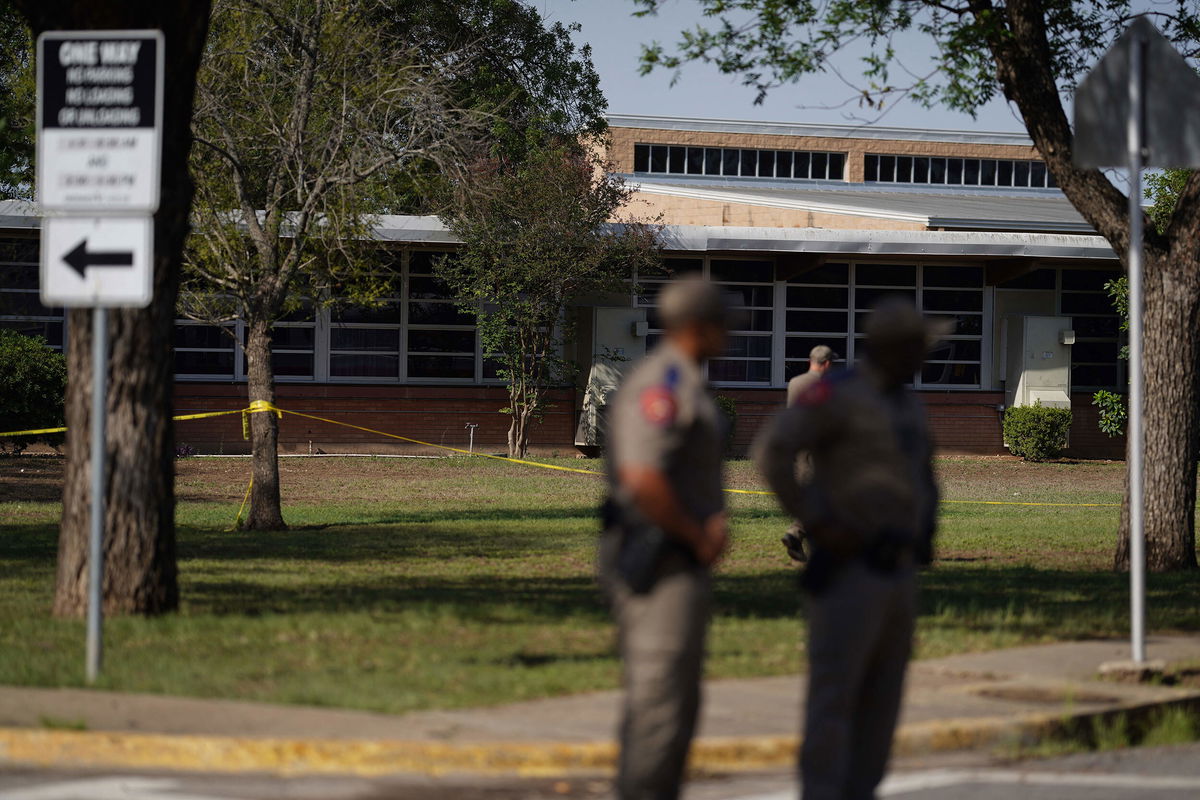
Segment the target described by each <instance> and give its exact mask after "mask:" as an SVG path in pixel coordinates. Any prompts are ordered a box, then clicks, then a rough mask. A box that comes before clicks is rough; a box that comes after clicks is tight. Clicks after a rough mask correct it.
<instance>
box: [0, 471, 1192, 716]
mask: <svg viewBox="0 0 1200 800" xmlns="http://www.w3.org/2000/svg"><path fill="white" fill-rule="evenodd" d="M558 463H562V464H566V465H569V466H582V467H585V468H599V465H598V464H597V463H596V462H586V461H575V460H572V461H566V460H564V461H561V462H558ZM938 466H939V471H940V473H941V479H942V483H943V487H944V493H945V496H946V498H947V499H950V500H1009V501H1019V502H1065V503H1073V502H1081V503H1097V502H1099V503H1115V502H1118V501H1119V499H1120V492H1121V477H1122V471H1123V465H1121V464H1112V463H1083V464H1024V463H1022V462H1019V461H1016V460H1009V459H965V458H964V459H952V458H948V459H941V460H940V461H939V464H938ZM178 467H179V478H178V493H179V498H180V504H179V512H178V523H179V526H178V531H179V542H178V554H179V571H180V584H181V593H182V598H183V601H182V609H181V612H180V613H179V614H175V615H171V616H169V617H166V618H161V619H130V618H121V619H112V620H109V621H107V622H106V627H105V635H106V647H107V649H106V664H105V672H104V676H103V679H102V681H101V683H100V686H101V687H103V688H110V689H119V690H128V691H140V692H165V693H173V694H184V695H195V696H215V697H230V698H241V699H254V700H265V701H273V702H284V703H304V704H311V705H328V706H344V707H351V708H362V709H373V710H378V711H387V712H402V711H407V710H412V709H421V708H451V707H463V706H473V705H482V704H489V703H500V702H506V701H512V700H519V699H526V698H534V697H542V696H547V695H554V694H563V693H569V692H578V691H585V690H589V689H599V688H608V687H612V686H615V685H616V683H617V678H618V664H617V661H616V658H615V655H614V650H613V637H612V628H611V625H610V623H609V620H608V616H607V612H606V610H605V608H604V606H603V605H602V604H601V602H600V600H599V597H598V595H597V592H596V590H595V588H594V584H593V580H592V561H593V548H594V544H595V537H596V523H595V521H594V517H593V510H594V508H595V507H596V505H597V503H598V500H599V498H600V493H601V491H602V488H603V481H602V480H601V479H599V478H592V477H588V476H584V475H574V474H569V473H562V472H552V471H549V470H535V469H533V468H529V467H520V466H514V465H510V464H505V463H503V462H500V461H486V460H482V459H464V458H452V459H438V460H419V459H382V458H381V459H349V458H347V459H335V458H321V459H298V458H292V459H284V460H283V462H282V474H283V494H284V502H285V517H286V518H287V520H288V521H289V523H290V524H291V525H292V526H293V528H292V530H290V531H287V532H284V533H269V534H264V533H253V534H251V533H242V532H226V531H225V528H227V527H228V526H229V525H230V523H231V522H232V521H233V517H234V515H235V513H236V511H237V507H238V504H239V503H240V501H241V498H242V493H243V492H244V490H245V481H246V480H247V478H248V469H249V464H248V462H247V461H245V460H240V459H196V458H193V459H185V460H182V461H180V462H179V464H178ZM61 469H62V464H61V461H60V460H58V459H56V458H46V457H23V458H3V459H0V523H2V524H0V683H3V684H24V685H39V686H72V685H80V684H81V683H82V670H83V640H84V636H83V624H82V622H80V621H74V620H56V619H52V618H51V617H50V615H49V609H50V604H51V598H52V593H53V582H54V559H55V548H56V535H57V518H58V513H59V508H58V504H57V502H56V500H57V497H58V492H59V481H60V474H61ZM728 471H729V484H730V485H731V486H733V487H737V488H758V481H757V477H756V475H755V473H754V471H753V469H752V467H751V466H750V465H749V464H747V463H746V462H732V463H730V464H729V468H728ZM731 509H732V511H733V540H734V544H733V549H732V552H731V553H730V555H729V558H728V560H727V561H726V562H725V564H724V566H723V567H722V569H721V571H720V574H719V578H718V581H717V616H716V619H715V621H714V624H713V629H712V638H711V642H710V651H711V654H710V657H709V661H708V673H709V675H710V676H716V677H733V676H754V675H774V674H786V673H793V672H797V671H799V670H800V667H801V660H802V650H803V641H804V635H803V626H802V621H801V618H800V615H799V608H800V598H799V595H798V593H797V591H796V588H795V573H794V570H793V569H792V568H790V567H789V566H788V564H787V562H786V558H785V556H784V553H783V548H782V547H781V546H780V545H779V543H778V539H779V536H780V535H781V533H782V531H783V529H784V528H785V527H786V521H785V520H784V518H783V516H782V515H781V514H780V513H779V511H778V510H777V508H776V506H775V504H774V502H773V501H772V500H771V498H768V497H755V496H745V495H734V496H732V497H731ZM1116 520H1117V509H1115V508H1063V507H1045V506H1041V507H1039V506H985V505H972V504H947V505H945V506H944V507H943V509H942V533H941V538H940V542H939V560H938V562H937V564H936V565H935V567H934V569H933V570H931V571H930V572H928V573H927V574H926V575H925V576H924V578H923V593H922V609H921V617H920V627H919V655H920V656H923V657H932V656H939V655H944V654H948V653H954V652H962V651H969V650H983V649H988V648H996V647H1005V646H1010V645H1016V644H1023V643H1032V642H1040V641H1050V640H1056V639H1070V638H1081V637H1093V636H1123V635H1125V634H1126V632H1127V627H1126V616H1127V579H1126V577H1125V576H1123V575H1118V574H1115V573H1113V572H1112V571H1111V570H1110V568H1109V565H1110V562H1111V558H1112V550H1113V546H1114V541H1115V531H1116ZM1196 598H1197V592H1196V577H1195V576H1192V575H1167V576H1158V575H1151V576H1149V596H1148V603H1147V608H1148V626H1149V628H1150V630H1153V631H1160V632H1165V631H1188V630H1190V631H1196V630H1200V615H1197V613H1196Z"/></svg>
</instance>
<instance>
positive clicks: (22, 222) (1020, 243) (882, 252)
mask: <svg viewBox="0 0 1200 800" xmlns="http://www.w3.org/2000/svg"><path fill="white" fill-rule="evenodd" d="M40 226H41V218H40V217H39V216H38V214H37V207H36V206H35V205H34V204H33V203H27V202H23V201H8V200H6V201H0V229H5V228H7V229H9V230H12V229H25V230H28V229H31V228H32V229H37V228H39V227H40ZM374 233H375V236H376V237H377V238H378V239H380V240H382V241H390V242H402V243H406V244H426V245H430V244H433V245H447V244H456V243H458V242H457V240H456V239H455V238H454V236H453V234H451V233H450V231H449V230H448V229H447V228H446V226H445V224H444V223H443V222H442V221H441V220H440V219H438V218H437V217H433V216H394V215H384V216H380V217H378V218H377V219H376V225H375V231H374ZM662 240H663V245H664V248H665V249H666V250H670V251H676V252H722V251H725V252H728V251H745V252H760V253H824V254H832V255H845V256H853V255H875V256H908V257H919V256H935V255H937V256H976V257H978V256H983V257H992V258H1005V257H1008V258H1054V259H1072V260H1073V259H1099V260H1105V261H1115V260H1116V258H1117V256H1116V254H1115V253H1114V252H1113V250H1112V248H1111V247H1110V246H1109V244H1108V242H1107V241H1105V240H1104V239H1103V238H1102V237H1100V236H1095V235H1091V236H1082V235H1074V234H1058V233H1031V232H987V231H887V230H876V231H871V230H832V229H828V228H758V227H734V226H719V225H666V226H664V227H663V229H662Z"/></svg>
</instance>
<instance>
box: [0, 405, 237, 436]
mask: <svg viewBox="0 0 1200 800" xmlns="http://www.w3.org/2000/svg"><path fill="white" fill-rule="evenodd" d="M241 413H243V410H242V409H240V408H239V409H235V410H233V411H205V412H204V413H202V414H181V415H179V416H177V417H171V419H173V420H175V421H176V422H187V421H188V420H193V419H208V418H209V417H223V416H226V415H227V414H241ZM66 431H67V429H66V428H38V429H37V430H29V431H4V432H3V433H0V439H3V438H4V437H6V436H36V435H39V434H43V433H66Z"/></svg>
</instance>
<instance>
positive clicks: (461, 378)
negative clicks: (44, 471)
mask: <svg viewBox="0 0 1200 800" xmlns="http://www.w3.org/2000/svg"><path fill="white" fill-rule="evenodd" d="M435 257H437V254H435V253H433V252H429V251H413V252H405V253H403V254H398V255H397V256H396V261H395V263H393V264H391V265H389V266H390V268H391V271H392V273H393V274H395V275H396V278H397V280H396V284H395V291H394V293H393V294H390V295H389V296H387V297H385V298H384V299H383V300H381V301H380V303H379V304H378V305H375V306H372V307H369V308H360V307H348V306H339V305H334V306H330V307H322V308H313V307H312V306H305V307H302V308H300V309H298V310H297V311H295V312H293V313H292V314H290V315H288V316H287V317H285V318H284V319H282V320H280V321H279V322H278V323H277V324H276V326H275V331H274V337H273V347H274V355H273V358H274V367H275V373H276V375H277V376H278V377H279V378H280V379H281V380H285V381H288V380H298V381H305V380H308V381H352V382H383V383H405V382H421V381H428V382H461V383H482V382H486V381H489V380H492V379H494V378H495V375H496V370H495V364H494V363H493V362H491V361H490V360H489V359H486V358H484V357H483V354H482V352H481V350H480V347H479V341H478V336H477V334H476V330H475V327H474V325H473V324H472V321H471V317H470V316H469V315H466V314H464V313H463V312H461V311H460V310H459V309H458V307H457V306H456V305H455V304H454V302H453V301H452V300H451V295H450V292H449V291H448V289H447V287H445V286H444V285H443V284H442V283H441V282H440V280H439V279H438V278H437V277H436V276H435V275H434V274H433V261H432V260H433V259H434V258H435ZM689 272H701V273H703V274H705V275H707V276H708V277H709V278H710V279H711V280H713V281H714V282H716V283H717V284H719V285H720V286H721V288H722V289H723V290H724V291H726V292H727V293H728V294H729V295H731V296H732V297H733V298H735V302H734V304H735V306H736V314H735V318H736V320H737V321H736V322H735V324H734V328H733V330H732V332H731V334H730V337H729V343H728V347H727V349H726V351H725V352H724V353H723V354H722V355H721V357H719V358H715V359H713V360H712V361H710V363H709V365H708V373H709V379H710V380H712V381H714V382H717V383H723V384H742V385H778V383H779V382H780V381H781V380H786V379H788V378H790V377H791V376H792V375H795V374H797V373H799V372H802V371H804V369H806V367H807V357H808V352H809V350H811V349H812V347H813V346H814V345H817V344H826V345H829V346H831V347H833V348H834V350H836V351H837V352H838V353H839V354H840V356H841V360H843V361H846V362H849V363H853V362H854V361H856V360H858V359H859V358H861V356H862V341H863V330H864V323H865V319H866V317H867V315H868V313H869V309H870V308H871V307H872V306H873V305H874V304H875V303H876V302H878V300H879V299H880V298H881V297H883V296H885V295H890V294H900V295H903V296H905V297H908V298H909V299H910V300H912V302H913V303H914V304H916V306H917V307H918V308H919V309H921V310H922V311H923V312H924V313H926V314H929V315H934V316H942V317H947V318H950V319H952V320H953V322H954V329H953V332H952V334H951V335H950V336H949V337H948V338H947V340H946V341H944V342H942V343H941V344H939V345H938V348H937V350H935V351H934V352H933V353H931V354H930V358H929V359H928V362H927V363H926V365H925V367H924V368H923V369H922V372H921V374H920V375H918V376H917V377H916V384H917V385H918V386H924V387H946V388H960V389H968V388H980V387H981V386H982V385H983V381H984V380H985V378H984V375H985V369H986V366H987V365H986V363H985V362H986V360H987V359H986V358H985V354H984V352H983V342H984V332H985V331H987V330H988V329H989V326H990V324H991V320H990V318H989V313H990V312H989V311H988V310H987V304H986V303H985V297H984V295H985V288H984V270H983V268H982V267H980V266H975V265H953V266H950V265H942V264H923V265H918V264H887V263H874V262H861V263H827V264H824V265H821V266H819V267H817V268H815V269H810V270H808V271H806V272H803V273H801V274H799V275H795V276H792V277H789V278H788V279H786V280H777V278H779V277H780V276H779V275H778V274H777V271H776V266H775V263H774V262H773V261H771V260H766V259H731V258H718V257H707V258H669V259H665V260H664V262H663V269H662V270H661V271H658V272H656V273H654V274H643V275H639V276H637V282H638V284H639V286H640V287H641V292H640V293H639V295H638V296H637V297H636V298H635V300H634V302H635V304H636V305H637V306H640V307H644V308H646V309H647V310H648V312H649V314H648V318H649V322H650V328H651V336H650V341H651V343H652V342H653V341H654V340H656V339H657V338H658V337H659V336H660V335H661V331H660V330H659V327H658V321H657V315H656V303H657V295H658V292H659V290H660V289H661V288H662V286H663V285H664V284H665V283H666V282H668V281H669V280H671V278H672V277H674V276H677V275H680V274H684V273H689ZM1115 274H1116V273H1114V272H1112V271H1105V270H1071V269H1041V270H1037V271H1035V272H1031V273H1029V274H1027V275H1024V276H1021V277H1019V278H1015V279H1013V280H1010V281H1007V282H1005V283H1002V284H999V285H997V286H996V287H995V289H996V291H997V292H1001V291H1007V290H1022V291H1030V290H1034V291H1037V290H1043V291H1051V292H1054V297H1055V298H1056V302H1055V306H1056V308H1057V311H1058V313H1060V314H1063V315H1066V316H1070V317H1071V318H1072V326H1073V327H1074V329H1075V332H1076V344H1075V345H1074V347H1072V384H1073V386H1074V388H1075V389H1077V390H1080V391H1086V390H1089V389H1095V388H1118V387H1120V386H1121V385H1122V384H1121V380H1122V375H1121V373H1120V369H1121V367H1120V363H1121V362H1120V361H1119V359H1118V357H1117V352H1118V348H1119V336H1120V333H1119V319H1118V317H1117V316H1116V314H1115V313H1114V312H1113V310H1112V306H1111V302H1110V301H1109V298H1108V297H1107V295H1106V294H1105V291H1104V283H1105V281H1107V280H1109V279H1111V278H1112V277H1113V276H1114V275H1115ZM63 326H64V319H63V312H62V310H61V309H47V308H43V307H42V306H41V304H40V303H39V301H38V291H37V244H36V240H0V327H7V328H13V329H16V330H20V331H22V332H23V333H27V334H30V335H38V336H42V337H44V338H45V339H46V340H47V342H48V343H49V344H50V346H51V347H54V348H55V349H61V348H62V346H63V341H64V336H63ZM244 341H245V326H244V325H243V324H242V323H241V322H234V323H229V324H227V325H223V326H215V325H205V324H200V323H194V322H189V321H187V320H179V321H178V324H177V325H176V333H175V342H174V344H175V348H176V356H175V358H176V373H177V375H178V377H179V378H181V379H183V380H244V379H245V377H246V364H245V356H244V353H243V350H242V347H241V346H239V344H238V343H239V342H244Z"/></svg>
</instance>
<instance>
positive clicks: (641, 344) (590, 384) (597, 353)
mask: <svg viewBox="0 0 1200 800" xmlns="http://www.w3.org/2000/svg"><path fill="white" fill-rule="evenodd" d="M592 311H593V316H592V363H591V367H590V369H589V370H588V376H587V383H585V384H584V387H583V404H582V408H581V409H580V412H579V424H578V425H576V426H575V446H576V447H603V446H604V428H605V421H606V419H607V409H608V402H609V400H610V399H611V397H612V395H613V393H615V392H616V391H617V386H618V384H620V382H621V376H622V375H623V374H624V372H625V370H626V369H627V368H628V367H629V365H630V364H632V363H633V362H635V361H637V360H638V359H640V358H641V357H642V356H644V355H645V354H646V333H647V325H646V310H645V309H638V308H628V307H626V308H603V307H600V308H594V309H592Z"/></svg>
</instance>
